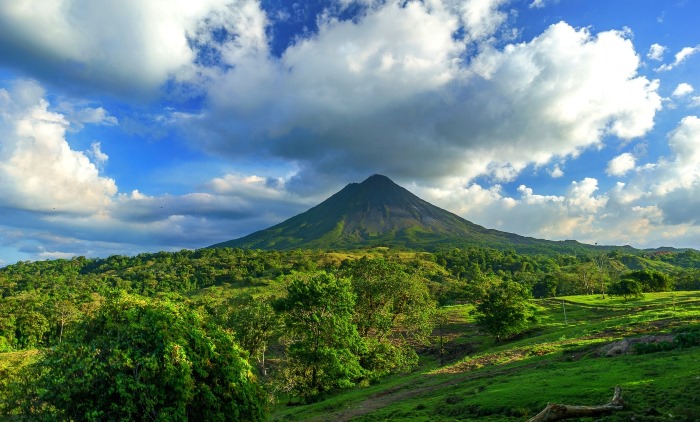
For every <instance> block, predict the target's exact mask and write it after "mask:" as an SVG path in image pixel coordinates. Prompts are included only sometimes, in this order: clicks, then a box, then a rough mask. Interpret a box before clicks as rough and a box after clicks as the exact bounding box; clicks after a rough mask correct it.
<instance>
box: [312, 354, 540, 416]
mask: <svg viewBox="0 0 700 422" xmlns="http://www.w3.org/2000/svg"><path fill="white" fill-rule="evenodd" d="M535 365H537V364H536V363H535V364H531V365H523V366H518V367H517V368H508V369H498V370H490V371H480V372H479V373H467V374H463V375H460V376H455V377H453V378H451V379H447V380H444V381H442V382H431V380H430V379H429V378H430V377H431V375H423V376H422V377H421V378H420V379H418V380H411V381H409V382H406V383H405V384H401V385H398V386H396V387H393V388H390V389H388V390H384V391H381V392H379V393H377V394H374V395H372V396H370V397H368V398H367V399H365V400H363V401H361V402H360V403H357V404H354V405H353V406H352V407H350V408H347V409H342V410H339V411H337V412H334V413H329V414H327V415H323V416H320V417H317V418H314V419H310V420H309V422H326V421H328V422H330V421H332V422H347V421H350V420H352V419H354V418H357V417H360V416H363V415H366V414H369V413H372V412H374V411H375V410H378V409H381V408H383V407H386V406H388V405H390V404H392V403H396V402H398V401H402V400H408V399H412V398H414V397H416V396H420V395H423V394H427V393H430V392H432V391H435V390H438V389H441V388H445V387H449V386H450V385H455V384H459V383H461V382H465V381H470V380H474V379H479V378H488V377H492V376H496V375H505V374H508V373H511V372H514V371H519V370H522V369H523V368H526V367H530V366H535ZM426 383H428V385H424V384H426Z"/></svg>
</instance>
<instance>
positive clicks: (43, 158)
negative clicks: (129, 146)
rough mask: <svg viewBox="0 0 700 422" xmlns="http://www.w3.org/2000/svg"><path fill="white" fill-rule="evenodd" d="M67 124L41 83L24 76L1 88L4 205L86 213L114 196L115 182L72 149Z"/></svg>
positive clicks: (0, 155) (0, 169)
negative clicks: (5, 87)
mask: <svg viewBox="0 0 700 422" xmlns="http://www.w3.org/2000/svg"><path fill="white" fill-rule="evenodd" d="M68 125H69V123H68V121H67V120H66V119H65V118H64V116H63V115H61V114H58V113H55V112H52V111H50V110H49V103H48V102H47V101H46V100H45V99H44V98H43V90H42V88H41V87H40V86H39V85H38V84H37V83H35V82H33V81H28V80H21V81H17V82H15V83H14V84H13V85H12V86H10V88H9V90H6V89H0V136H2V139H3V142H2V144H1V145H0V175H1V176H2V177H0V194H2V196H3V202H4V203H5V204H6V206H8V205H9V206H15V207H18V208H22V209H27V210H34V211H40V212H52V211H58V212H70V213H78V214H83V213H91V212H93V211H95V210H97V209H99V208H100V207H102V206H104V205H105V204H106V203H108V202H109V201H110V197H111V196H112V195H114V194H116V192H117V187H116V184H115V182H114V180H113V179H110V178H107V177H103V176H101V175H100V174H99V171H98V169H97V167H96V166H95V164H94V163H93V162H91V161H90V159H89V158H88V156H87V155H86V154H85V153H83V152H80V151H74V150H72V149H71V148H70V146H69V144H68V143H67V142H66V140H65V132H66V129H67V128H68ZM99 160H100V158H98V161H99Z"/></svg>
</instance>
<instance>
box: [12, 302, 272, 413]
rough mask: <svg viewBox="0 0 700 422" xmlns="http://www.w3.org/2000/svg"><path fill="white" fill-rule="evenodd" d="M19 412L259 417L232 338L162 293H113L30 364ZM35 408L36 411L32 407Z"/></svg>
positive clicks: (256, 394)
mask: <svg viewBox="0 0 700 422" xmlns="http://www.w3.org/2000/svg"><path fill="white" fill-rule="evenodd" d="M31 371H33V373H34V377H35V381H34V382H33V383H32V384H30V385H29V386H28V391H27V393H26V394H25V397H24V400H23V402H24V411H25V414H27V415H31V414H33V413H34V412H37V411H38V412H40V413H41V414H42V415H43V416H45V417H50V418H56V419H64V420H69V419H71V420H133V419H150V420H181V421H184V420H188V419H189V420H221V421H223V420H263V419H264V418H265V407H266V406H265V397H264V394H263V392H262V390H261V389H260V387H259V386H258V385H257V384H256V382H255V379H254V378H253V376H252V374H251V368H250V366H249V365H248V363H247V362H246V361H245V359H243V357H242V351H241V350H240V349H239V348H238V346H237V345H236V344H235V342H234V340H233V338H232V337H231V336H230V335H229V334H227V333H226V332H225V331H223V330H222V329H220V328H218V327H216V326H212V325H210V324H209V323H208V322H207V321H206V320H205V319H204V318H203V317H202V316H201V315H199V314H198V313H196V312H194V311H191V310H188V309H186V308H185V307H184V306H182V305H176V304H174V303H171V302H169V301H167V300H153V299H145V298H140V297H136V296H129V295H120V296H118V297H114V298H111V299H110V300H108V301H107V302H106V303H105V304H104V305H103V306H102V307H101V308H100V309H99V310H98V311H97V313H96V315H95V316H94V317H92V318H89V319H86V320H84V321H82V322H80V323H79V324H78V325H77V327H76V329H74V330H70V331H69V332H67V333H65V334H64V338H63V341H62V342H61V344H59V345H58V346H57V347H56V348H55V349H54V350H49V351H46V352H45V353H44V354H43V356H42V357H41V358H40V360H39V361H38V362H37V363H36V364H35V365H33V366H32V367H31ZM34 416H39V415H34Z"/></svg>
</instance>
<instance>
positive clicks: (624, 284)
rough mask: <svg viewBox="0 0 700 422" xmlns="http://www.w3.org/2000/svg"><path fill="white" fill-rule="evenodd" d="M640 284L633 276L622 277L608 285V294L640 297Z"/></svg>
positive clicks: (641, 290)
mask: <svg viewBox="0 0 700 422" xmlns="http://www.w3.org/2000/svg"><path fill="white" fill-rule="evenodd" d="M642 292H643V288H642V284H641V283H640V282H639V281H637V280H636V279H635V278H633V277H623V278H622V279H620V280H619V281H616V282H615V283H613V284H611V285H610V294H611V295H616V296H622V297H624V298H625V299H627V298H630V297H642V296H644V295H643V294H642Z"/></svg>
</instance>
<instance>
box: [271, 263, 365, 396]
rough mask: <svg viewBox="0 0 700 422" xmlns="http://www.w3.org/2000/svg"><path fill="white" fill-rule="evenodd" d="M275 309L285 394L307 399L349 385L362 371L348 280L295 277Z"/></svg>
mask: <svg viewBox="0 0 700 422" xmlns="http://www.w3.org/2000/svg"><path fill="white" fill-rule="evenodd" d="M275 306H276V308H277V309H278V310H279V311H281V312H284V322H285V336H286V340H287V341H288V343H289V345H288V346H287V353H286V361H285V364H284V366H283V368H282V371H281V375H282V376H281V378H282V379H283V381H284V383H285V384H286V386H285V387H284V389H285V390H288V391H290V392H292V393H295V394H297V395H300V396H302V397H305V398H309V397H312V396H315V395H317V394H319V393H321V392H323V391H326V390H329V389H331V388H336V387H349V386H352V385H354V381H355V380H357V379H359V378H360V377H361V376H362V372H363V371H362V367H361V366H360V363H359V358H358V355H359V354H360V353H361V352H362V346H363V344H362V340H361V339H360V336H359V334H358V333H357V328H356V327H355V325H354V324H353V323H352V314H353V309H354V306H355V294H354V293H353V292H352V287H351V285H350V281H349V280H347V279H345V278H336V277H335V276H333V275H331V274H326V273H319V274H317V275H314V276H311V277H308V278H303V277H297V278H295V279H294V280H292V282H291V283H290V284H289V285H288V286H287V297H285V298H282V299H279V300H277V301H276V302H275Z"/></svg>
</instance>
